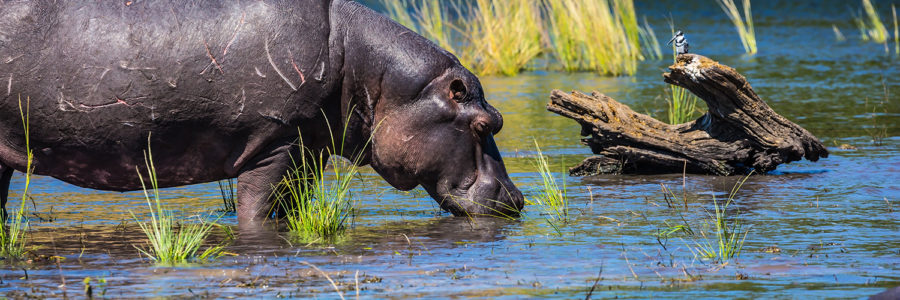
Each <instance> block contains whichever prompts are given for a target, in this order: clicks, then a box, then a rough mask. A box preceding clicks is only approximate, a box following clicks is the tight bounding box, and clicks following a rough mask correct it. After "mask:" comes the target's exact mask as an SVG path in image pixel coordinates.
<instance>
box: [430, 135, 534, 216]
mask: <svg viewBox="0 0 900 300" xmlns="http://www.w3.org/2000/svg"><path fill="white" fill-rule="evenodd" d="M475 145H476V146H475V149H474V151H473V152H474V155H475V157H474V158H475V159H474V161H475V169H474V170H472V171H471V172H469V173H468V174H465V175H463V176H461V177H462V178H459V177H457V178H442V179H441V180H439V182H437V183H436V184H434V185H425V184H423V185H422V186H423V187H424V188H425V190H426V191H427V192H428V194H429V195H431V197H432V198H434V199H435V200H437V201H438V203H440V206H441V208H442V209H445V210H447V211H450V212H451V213H452V214H453V215H455V216H469V217H474V216H479V215H492V216H511V217H514V216H518V214H519V211H521V209H522V207H523V206H524V198H523V196H522V193H521V192H520V191H519V190H518V189H517V188H516V187H515V185H513V183H512V181H511V180H510V178H509V176H508V175H507V173H506V168H505V167H504V165H503V161H502V159H501V158H500V153H499V151H498V149H497V146H496V145H495V144H494V139H493V137H491V136H487V137H485V138H484V139H483V140H482V141H481V143H476V144H475ZM485 150H486V151H485ZM454 179H456V180H454Z"/></svg>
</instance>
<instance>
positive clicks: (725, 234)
mask: <svg viewBox="0 0 900 300" xmlns="http://www.w3.org/2000/svg"><path fill="white" fill-rule="evenodd" d="M748 178H750V175H749V174H748V175H747V176H745V177H744V178H742V179H741V180H740V181H738V182H737V183H735V185H734V187H732V189H731V192H730V193H729V194H728V199H726V200H725V202H724V203H721V202H720V201H719V200H718V199H716V197H715V195H713V199H712V202H713V208H714V214H710V213H709V211H707V212H706V213H707V217H706V218H704V219H702V220H701V221H698V222H695V223H694V224H692V222H689V221H688V218H686V217H685V213H687V210H688V202H687V199H686V198H685V197H686V194H685V195H682V199H681V200H678V197H677V196H676V195H675V194H674V193H672V191H671V190H669V189H668V188H667V187H666V186H665V185H662V187H663V192H664V197H665V199H666V203H667V205H668V207H669V208H670V209H671V210H673V211H674V212H676V214H677V215H678V217H679V220H678V221H677V223H676V224H675V225H673V224H671V223H669V222H668V221H666V222H665V223H666V228H665V229H661V230H658V231H657V235H656V238H657V242H659V244H660V245H662V246H663V247H664V248H665V247H666V246H665V243H663V242H662V241H661V239H664V238H665V239H667V238H668V237H670V236H674V235H676V234H678V233H681V235H682V236H683V237H685V238H688V239H690V243H688V242H686V241H685V244H687V246H688V247H687V248H688V249H689V250H690V251H691V253H692V254H693V255H694V256H695V257H698V258H701V259H707V260H711V261H713V262H716V263H726V262H728V260H729V259H732V258H735V257H738V256H740V254H741V250H742V248H743V247H744V240H746V238H747V234H748V233H749V232H750V229H749V228H747V229H745V228H744V227H743V224H742V223H741V219H740V218H739V216H740V211H738V213H737V215H734V214H733V213H731V212H729V211H728V206H729V205H731V203H733V202H734V197H735V195H736V194H737V192H738V190H740V189H741V187H742V186H743V184H744V182H746V181H747V179H748ZM682 189H683V188H682ZM682 201H683V203H684V206H683V208H682V206H681V205H680V204H679V203H678V202H682ZM682 241H684V239H683V238H682Z"/></svg>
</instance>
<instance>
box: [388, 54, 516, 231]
mask: <svg viewBox="0 0 900 300" xmlns="http://www.w3.org/2000/svg"><path fill="white" fill-rule="evenodd" d="M391 94H392V93H391V91H390V90H385V91H383V97H382V100H383V101H382V102H381V103H380V105H378V106H377V108H376V110H375V118H374V119H375V120H376V122H377V123H376V128H377V129H376V130H375V132H374V134H373V136H372V145H371V149H372V155H371V159H372V160H371V164H372V167H373V168H374V169H375V170H376V171H377V172H378V173H379V174H381V175H382V176H383V177H384V178H385V180H387V181H388V182H389V183H390V184H391V185H393V186H394V187H396V188H398V189H401V190H408V189H412V188H414V187H416V186H417V185H421V186H422V187H424V188H425V190H426V191H428V194H429V195H431V197H432V198H434V199H435V200H436V201H437V202H438V203H439V204H440V206H441V208H443V209H445V210H448V211H450V212H452V213H453V214H454V215H457V216H459V215H468V216H475V215H483V214H488V215H515V213H516V212H517V211H519V210H520V209H521V208H522V206H523V198H522V193H521V192H520V191H519V190H518V189H517V188H516V187H515V186H514V185H513V183H512V181H511V180H510V179H509V176H508V175H507V173H506V167H505V166H504V165H503V160H502V159H501V158H500V152H499V151H498V149H497V145H496V144H495V143H494V135H495V134H497V133H498V132H499V131H500V128H502V127H503V117H502V116H501V115H500V112H498V111H497V109H495V108H494V107H493V106H491V105H490V104H488V103H487V101H485V99H484V93H483V91H482V89H481V83H480V82H479V81H478V78H476V77H475V76H474V75H472V73H470V72H469V71H468V70H466V69H465V68H462V67H461V66H456V67H453V68H449V69H447V70H446V71H445V72H443V74H441V75H439V76H437V77H436V78H434V79H433V80H431V81H430V82H428V83H427V84H425V85H424V86H423V87H422V89H421V90H420V91H418V93H416V95H415V96H414V97H412V98H407V97H400V96H399V95H396V96H394V95H391Z"/></svg>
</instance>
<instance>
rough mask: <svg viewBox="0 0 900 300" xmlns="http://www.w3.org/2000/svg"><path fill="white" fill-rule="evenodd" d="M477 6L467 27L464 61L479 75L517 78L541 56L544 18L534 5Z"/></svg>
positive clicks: (512, 0)
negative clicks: (516, 76)
mask: <svg viewBox="0 0 900 300" xmlns="http://www.w3.org/2000/svg"><path fill="white" fill-rule="evenodd" d="M475 2H476V6H470V7H469V9H468V11H470V12H471V17H470V18H469V19H467V20H466V22H465V23H464V24H465V25H464V28H463V37H464V38H465V39H466V40H467V43H466V47H465V48H464V50H463V57H464V59H461V61H463V63H464V64H467V65H468V66H469V67H471V68H472V70H473V71H474V72H475V73H478V74H481V75H487V74H502V75H506V76H514V75H516V74H518V73H519V72H520V71H521V70H523V69H524V68H525V66H526V65H527V64H528V62H530V61H531V60H532V59H534V58H535V57H537V56H538V55H539V54H541V50H542V48H541V40H540V38H541V27H540V26H541V21H540V20H541V14H540V10H539V8H538V7H537V5H536V4H535V2H534V1H531V0H509V1H505V2H504V3H499V2H495V1H491V0H476V1H475Z"/></svg>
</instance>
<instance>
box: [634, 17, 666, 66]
mask: <svg viewBox="0 0 900 300" xmlns="http://www.w3.org/2000/svg"><path fill="white" fill-rule="evenodd" d="M638 33H640V36H641V38H640V40H641V45H642V47H643V48H644V49H646V51H645V53H647V56H646V58H648V59H652V60H660V59H662V56H663V55H662V48H660V46H659V40H657V39H656V33H654V32H653V27H650V23H647V16H644V26H639V27H638Z"/></svg>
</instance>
